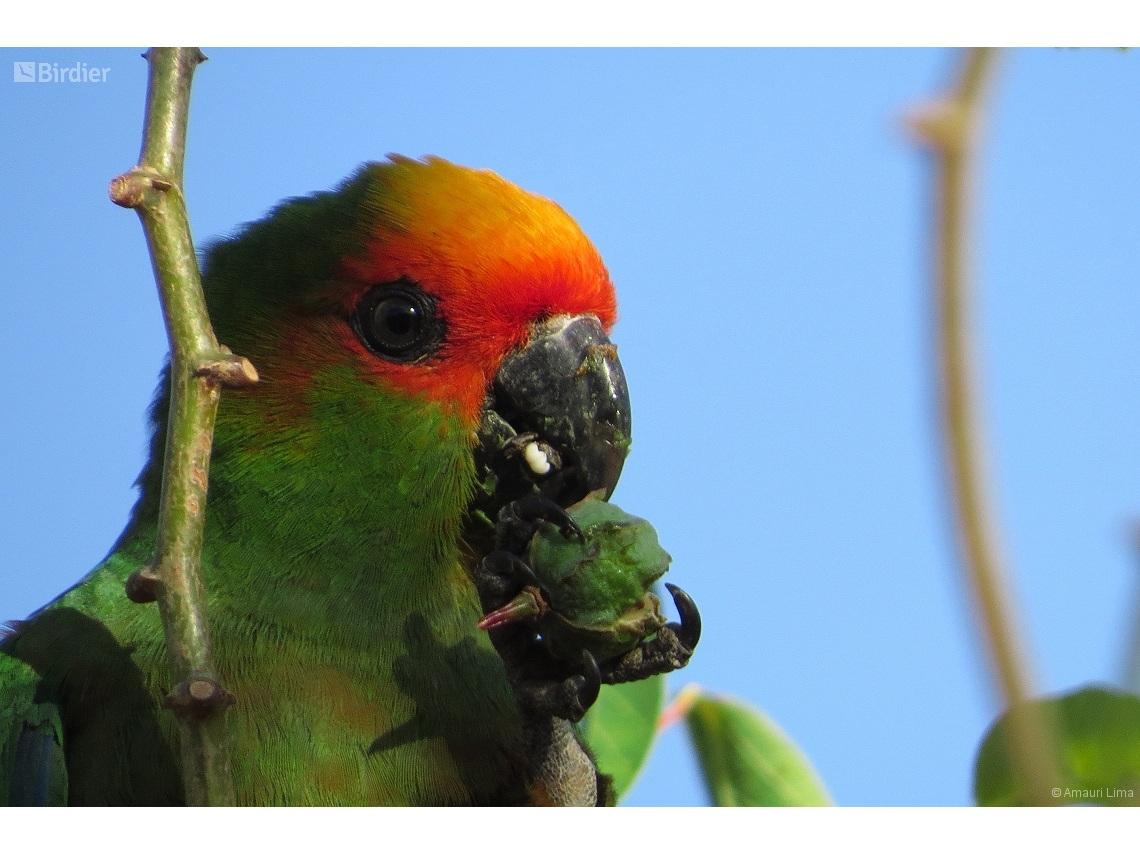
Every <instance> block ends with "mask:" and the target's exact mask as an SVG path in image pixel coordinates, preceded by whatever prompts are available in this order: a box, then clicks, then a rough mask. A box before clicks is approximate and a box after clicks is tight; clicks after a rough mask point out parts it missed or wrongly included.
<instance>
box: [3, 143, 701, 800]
mask: <svg viewBox="0 0 1140 855" xmlns="http://www.w3.org/2000/svg"><path fill="white" fill-rule="evenodd" d="M204 259H205V260H204V265H203V289H204V291H205V295H206V300H207V304H208V307H209V311H210V315H211V319H212V321H213V323H214V328H215V331H216V332H217V335H218V338H219V340H220V341H222V342H224V343H225V344H226V345H228V346H229V347H231V348H232V349H233V351H234V352H235V353H239V354H241V355H243V356H246V357H248V358H249V359H250V360H251V361H252V362H253V364H254V365H255V366H256V367H257V369H258V372H259V374H260V376H261V382H259V383H258V384H257V385H256V386H253V387H251V388H250V389H248V390H235V391H231V392H227V393H226V394H224V395H223V397H222V402H221V405H220V407H219V410H218V416H217V427H216V432H215V438H214V446H213V457H212V460H211V470H210V484H209V501H208V505H207V509H206V521H205V534H204V544H203V548H202V570H203V575H204V580H205V585H206V592H207V607H208V617H209V622H210V632H211V635H212V641H213V649H214V653H215V659H216V664H217V668H218V672H219V675H220V679H221V683H222V685H223V686H224V687H225V688H226V689H227V690H228V691H229V692H231V693H232V694H233V695H234V697H235V698H236V701H235V703H234V704H233V705H232V706H231V707H230V708H229V710H228V711H227V712H226V714H225V716H226V717H225V722H226V729H227V735H228V739H229V744H230V750H231V756H232V768H233V775H234V782H235V788H236V793H237V800H238V803H239V804H243V805H364V804H371V805H491V804H507V805H525V804H603V803H606V802H607V801H612V794H610V793H608V792H607V782H606V776H604V775H602V774H599V773H598V772H597V770H596V769H595V768H594V766H593V764H592V761H591V759H590V755H589V753H588V751H586V750H585V749H584V748H583V746H582V745H581V744H580V742H579V740H578V739H577V737H576V733H575V731H574V729H573V727H572V722H574V721H576V720H577V719H579V718H580V717H581V715H582V714H583V713H584V711H585V709H586V708H587V707H588V706H589V705H590V703H592V701H593V699H594V698H595V697H596V696H597V692H598V688H599V684H600V683H601V682H620V681H625V680H630V679H640V678H642V677H645V676H648V675H649V674H653V673H662V672H664V671H667V670H671V669H672V668H675V667H680V666H682V665H683V664H684V663H685V662H686V661H687V659H688V657H689V655H690V654H691V652H692V648H693V647H694V646H695V644H696V639H697V636H698V635H699V619H698V616H697V614H696V609H695V607H693V606H692V604H691V602H690V601H688V600H687V598H684V597H683V596H682V597H681V598H679V599H678V598H677V596H676V594H675V595H674V596H675V599H677V601H678V608H679V609H680V610H681V613H682V622H681V624H670V625H668V626H665V627H662V628H660V629H659V630H658V631H657V633H656V635H654V636H653V637H652V638H649V639H647V640H645V641H644V642H643V643H642V644H640V645H638V646H637V647H636V648H635V649H633V650H632V651H629V652H628V653H624V654H623V655H622V656H621V657H614V658H613V659H611V660H604V661H601V662H598V661H595V660H594V659H593V657H592V656H589V655H583V658H582V660H581V661H578V662H574V661H567V660H566V659H565V658H560V657H558V656H556V655H553V654H552V653H551V651H550V650H549V649H548V648H547V647H545V646H544V642H543V639H542V637H541V633H540V632H538V631H537V630H536V629H535V628H534V626H531V625H527V624H525V623H515V624H512V625H511V626H508V627H501V628H496V629H491V630H489V631H485V630H483V629H480V628H479V626H478V624H479V621H480V618H481V617H482V616H483V615H484V614H485V613H488V612H492V611H494V610H495V609H499V608H501V607H502V606H503V605H504V604H506V603H508V602H509V601H511V600H512V598H514V597H516V596H517V595H518V593H519V591H520V590H521V588H522V587H523V586H524V585H525V582H526V579H527V574H526V572H525V570H526V566H525V564H526V561H525V545H526V543H527V541H529V539H530V538H531V536H532V535H533V533H534V531H535V530H536V528H537V527H539V526H542V525H546V524H547V523H551V524H554V525H555V526H558V527H559V530H560V531H561V532H562V533H563V535H564V536H565V537H566V538H567V539H568V541H569V540H572V539H573V538H575V537H580V536H581V531H580V530H579V529H578V528H577V526H576V524H575V523H574V522H573V520H572V519H571V518H570V517H569V515H568V514H567V513H566V512H565V511H564V510H563V509H564V508H566V507H569V506H571V505H573V504H574V503H575V502H578V501H580V500H582V499H583V498H584V497H586V496H587V495H588V494H591V493H596V494H597V495H599V496H600V497H602V498H608V497H609V495H610V493H612V491H613V488H614V486H615V484H616V483H617V480H618V476H619V475H620V473H621V469H622V465H623V463H624V460H625V457H626V454H627V452H628V449H629V443H630V410H629V396H628V391H627V388H626V383H625V378H624V375H623V373H622V369H621V365H620V363H619V361H618V359H617V354H616V350H615V348H614V346H613V344H612V343H611V342H610V341H609V339H608V337H607V333H608V331H609V330H610V329H611V327H612V325H613V323H614V321H615V318H616V299H615V295H614V289H613V285H612V283H611V281H610V278H609V275H608V273H607V271H606V269H605V266H604V265H603V263H602V260H601V258H600V256H599V254H598V252H597V251H596V249H595V248H594V247H593V245H592V244H591V243H590V241H589V240H588V239H587V238H586V236H585V235H584V234H583V233H582V231H581V229H580V228H579V227H578V226H577V224H576V223H575V222H574V221H573V220H572V219H571V218H570V217H569V216H568V215H567V214H566V213H565V212H564V211H563V210H562V209H561V208H559V207H558V206H557V205H556V204H554V203H553V202H550V201H549V200H546V199H543V198H540V197H537V196H534V195H531V194H529V193H526V192H524V191H522V190H520V189H519V188H517V187H515V186H514V185H512V184H510V183H508V182H507V181H505V180H503V179H502V178H500V177H498V176H497V175H495V174H494V173H491V172H489V171H485V170H483V171H476V170H471V169H466V168H463V167H460V166H456V165H454V164H451V163H448V162H447V161H444V160H442V159H438V158H428V159H425V160H422V161H418V160H411V159H407V158H403V157H398V156H393V157H391V158H390V159H389V160H388V161H387V162H385V163H371V164H366V165H365V166H363V167H362V168H361V169H360V170H359V171H358V172H357V173H356V174H354V175H353V176H352V177H350V178H349V179H347V180H346V181H345V182H344V183H343V184H341V185H340V186H339V187H338V188H337V189H336V190H334V191H331V192H327V193H318V194H314V195H312V196H309V197H306V198H301V199H293V200H288V201H286V202H284V203H283V204H281V205H280V206H279V207H277V208H276V209H275V210H274V211H272V212H271V213H270V214H269V215H268V216H267V217H266V218H265V219H264V220H262V221H260V222H257V223H253V224H250V225H248V226H246V227H245V228H244V229H243V230H241V232H240V233H238V234H237V235H236V236H235V237H233V238H230V239H227V240H223V241H221V242H218V243H216V244H214V245H213V246H212V247H210V248H209V249H208V250H207V252H206V253H205V256H204ZM166 386H167V380H166V377H165V376H164V378H163V381H162V382H161V383H160V391H159V394H158V396H157V398H156V401H155V403H154V405H153V408H152V412H151V419H152V422H153V428H154V432H153V439H152V441H151V447H150V455H149V459H148V462H147V463H146V465H145V466H144V469H143V472H142V474H141V475H140V477H139V481H138V484H139V487H140V497H139V500H138V503H137V504H136V506H135V508H134V510H133V512H132V515H131V518H130V520H129V522H128V524H127V527H126V529H125V530H124V532H123V534H122V535H121V536H120V538H119V540H118V541H117V542H116V543H115V545H114V546H113V547H112V549H111V552H110V554H109V555H108V557H107V558H106V559H105V560H104V561H103V562H102V563H101V564H99V565H98V566H97V567H96V568H95V569H94V570H93V571H92V572H91V573H90V574H88V575H87V576H86V577H85V578H84V579H83V580H82V581H80V582H79V583H78V584H77V585H76V586H75V587H73V588H71V589H70V590H68V591H66V592H65V593H63V594H62V595H61V596H60V597H58V598H57V599H56V600H54V601H53V602H51V603H49V604H48V605H47V606H45V607H44V608H43V609H41V610H40V611H38V612H36V613H35V614H33V615H32V616H30V617H29V618H28V619H27V620H25V621H17V622H14V623H12V624H9V630H8V632H7V633H6V635H5V636H4V637H3V640H2V641H0V804H24V805H34V804H40V805H44V804H52V805H56V804H70V805H130V804H133V805H177V804H182V803H184V794H183V789H182V780H181V774H180V754H179V739H178V728H177V723H176V721H175V719H174V716H173V713H171V712H170V711H169V710H168V709H166V708H165V707H164V706H163V700H164V698H165V697H166V696H167V694H168V693H169V692H170V691H171V688H172V686H171V684H170V677H169V673H168V669H167V660H166V653H165V646H164V645H165V642H164V636H163V630H162V625H161V622H160V619H159V612H158V608H157V606H155V605H154V604H149V605H143V604H139V603H137V602H132V601H131V600H130V599H128V597H127V595H126V593H125V587H124V586H125V584H126V582H127V580H128V578H129V577H131V575H132V574H133V573H135V571H138V570H139V569H140V568H142V567H144V566H145V565H146V564H147V563H148V562H149V561H150V560H151V558H152V556H153V552H154V548H155V539H156V527H157V518H158V501H159V493H160V489H161V479H162V462H163V456H164V447H165V434H166V413H167V408H168V398H167V394H166V391H165V389H166ZM597 491H600V493H597ZM516 570H517V571H518V572H515V571H516Z"/></svg>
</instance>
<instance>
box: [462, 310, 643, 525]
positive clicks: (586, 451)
mask: <svg viewBox="0 0 1140 855" xmlns="http://www.w3.org/2000/svg"><path fill="white" fill-rule="evenodd" d="M478 438H479V445H478V448H477V449H476V455H475V461H476V468H477V475H478V478H479V482H480V488H481V489H480V493H481V495H479V496H477V497H476V502H475V506H476V509H478V510H482V511H483V512H484V513H485V514H486V515H487V516H488V518H489V519H490V520H492V521H493V520H494V519H495V518H496V516H497V513H498V509H499V508H501V507H502V506H503V505H505V504H506V503H507V502H510V501H513V500H515V499H518V498H521V497H522V496H525V495H528V494H531V493H536V492H537V493H540V494H542V495H544V496H546V497H547V498H549V499H553V500H554V501H555V502H558V504H560V505H562V506H563V507H565V506H568V505H571V504H573V503H574V502H577V501H579V500H580V499H582V498H584V497H585V496H586V495H587V494H588V493H592V492H594V491H596V490H601V491H603V498H606V499H608V498H609V497H610V495H611V494H612V493H613V490H614V487H615V486H617V482H618V478H619V477H620V475H621V470H622V466H623V465H624V464H625V458H626V455H627V454H628V453H629V446H630V408H629V388H628V387H627V386H626V382H625V373H624V372H623V371H622V368H621V363H620V362H619V361H618V358H617V348H615V347H614V345H613V344H612V343H611V342H610V340H609V338H607V337H606V334H605V332H604V331H603V330H602V325H601V323H600V322H599V321H598V319H597V318H596V317H594V316H593V315H578V316H575V317H570V316H568V315H559V316H557V317H554V318H550V319H548V320H546V321H544V322H542V323H541V324H537V325H535V327H534V328H533V329H532V331H531V336H530V340H529V341H528V342H527V344H526V346H525V347H522V348H519V349H518V350H515V351H513V352H512V353H510V354H508V356H507V357H506V359H504V360H503V363H502V365H501V366H500V367H499V372H498V374H496V375H495V380H494V383H493V384H492V389H491V394H490V395H489V396H488V400H487V405H486V408H485V410H484V414H483V420H482V423H481V425H480V428H479V437H478Z"/></svg>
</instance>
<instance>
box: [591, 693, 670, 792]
mask: <svg viewBox="0 0 1140 855" xmlns="http://www.w3.org/2000/svg"><path fill="white" fill-rule="evenodd" d="M664 700H665V677H664V676H663V675H660V674H658V675H657V676H655V677H649V678H648V679H645V680H638V681H637V682H635V683H619V684H617V685H615V686H602V691H601V693H600V694H599V695H598V699H597V700H596V701H595V702H594V705H593V706H592V707H590V711H589V712H588V713H587V714H586V717H585V718H584V719H582V724H581V727H580V732H581V734H582V736H583V737H584V738H585V740H586V744H587V745H589V746H590V750H591V751H592V752H593V754H594V759H595V760H596V761H597V764H598V769H599V770H601V771H602V772H604V773H605V774H607V775H612V776H613V779H614V789H615V791H616V793H617V797H618V798H619V799H620V798H621V797H622V796H623V795H624V794H625V793H626V792H627V791H628V790H629V788H630V786H631V785H632V784H633V782H634V780H635V779H636V778H637V773H638V772H640V771H641V767H642V765H643V764H644V763H645V758H646V757H647V756H648V754H649V746H650V745H652V744H653V734H654V732H655V731H656V729H657V716H658V715H659V714H660V713H661V705H662V703H663V702H664Z"/></svg>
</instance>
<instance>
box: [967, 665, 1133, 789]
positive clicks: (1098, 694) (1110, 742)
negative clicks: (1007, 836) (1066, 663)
mask: <svg viewBox="0 0 1140 855" xmlns="http://www.w3.org/2000/svg"><path fill="white" fill-rule="evenodd" d="M1033 703H1034V704H1035V705H1037V706H1038V707H1039V708H1040V709H1041V711H1042V713H1043V715H1044V718H1045V720H1046V721H1047V722H1049V723H1050V724H1051V725H1052V727H1053V733H1054V734H1055V737H1056V740H1057V745H1058V750H1059V752H1060V755H1061V756H1060V758H1059V760H1060V766H1061V774H1062V781H1061V782H1060V783H1061V786H1060V787H1058V788H1056V789H1054V790H1053V795H1054V798H1056V800H1057V804H1076V803H1085V804H1101V805H1137V804H1140V799H1138V798H1137V796H1138V794H1140V697H1137V696H1136V695H1129V694H1125V693H1124V692H1117V691H1113V690H1110V689H1105V688H1098V687H1089V688H1085V689H1081V690H1079V691H1076V692H1071V693H1069V694H1067V695H1061V696H1060V697H1056V698H1046V699H1042V700H1038V701H1034V702H1033ZM1008 746H1009V714H1008V713H1006V714H1005V715H1003V716H1002V717H1001V718H999V719H998V720H997V722H995V723H994V725H993V726H992V727H991V728H990V730H989V732H988V733H987V734H986V736H985V738H984V739H983V740H982V745H981V748H979V749H978V759H977V761H976V762H975V764H974V800H975V801H976V802H977V803H978V804H979V805H985V806H994V805H1024V804H1027V803H1028V800H1027V798H1026V796H1025V795H1024V793H1025V789H1026V788H1025V787H1024V786H1023V783H1022V782H1021V781H1019V780H1018V778H1017V776H1016V774H1015V773H1014V771H1013V767H1012V766H1011V764H1010V762H1009V749H1008Z"/></svg>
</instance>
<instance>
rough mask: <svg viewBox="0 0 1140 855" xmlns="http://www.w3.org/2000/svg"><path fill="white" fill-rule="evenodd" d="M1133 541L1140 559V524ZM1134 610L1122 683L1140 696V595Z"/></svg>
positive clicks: (1135, 551)
mask: <svg viewBox="0 0 1140 855" xmlns="http://www.w3.org/2000/svg"><path fill="white" fill-rule="evenodd" d="M1131 541H1132V549H1133V554H1134V555H1136V556H1137V557H1140V522H1136V523H1133V524H1132V531H1131ZM1133 608H1134V611H1133V617H1132V636H1131V638H1129V640H1128V649H1127V650H1126V651H1125V654H1124V656H1125V658H1124V673H1123V674H1122V675H1121V683H1122V684H1123V686H1124V688H1125V689H1127V690H1128V691H1129V692H1132V693H1133V694H1134V695H1140V595H1137V597H1136V600H1135V605H1134V606H1133Z"/></svg>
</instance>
